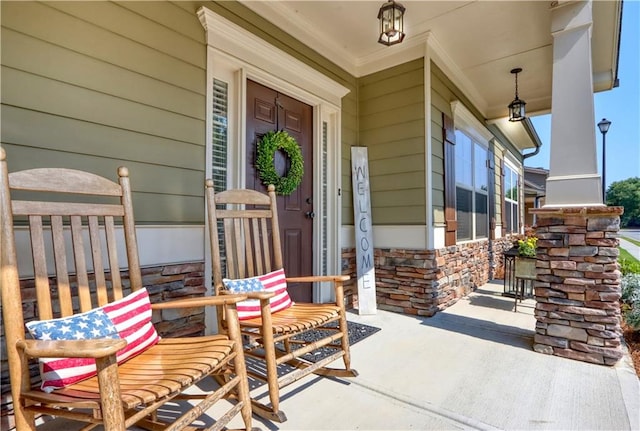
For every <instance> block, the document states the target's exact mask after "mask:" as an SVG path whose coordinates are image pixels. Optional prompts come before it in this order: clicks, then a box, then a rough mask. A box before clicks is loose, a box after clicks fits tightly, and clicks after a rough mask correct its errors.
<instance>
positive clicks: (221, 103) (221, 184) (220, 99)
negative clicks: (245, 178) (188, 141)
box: [211, 79, 229, 191]
mask: <svg viewBox="0 0 640 431" xmlns="http://www.w3.org/2000/svg"><path fill="white" fill-rule="evenodd" d="M228 103H229V100H228V85H227V83H226V82H223V81H219V80H217V79H214V80H213V107H212V111H213V133H212V145H211V147H212V148H213V151H212V154H211V167H212V179H213V184H214V189H215V191H222V190H225V189H226V188H227V133H228V113H227V109H228Z"/></svg>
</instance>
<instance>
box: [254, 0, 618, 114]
mask: <svg viewBox="0 0 640 431" xmlns="http://www.w3.org/2000/svg"><path fill="white" fill-rule="evenodd" d="M241 1H242V3H243V4H245V5H246V6H247V7H249V8H250V9H252V10H253V11H255V12H256V13H258V14H259V15H261V16H263V17H264V18H266V19H267V20H269V21H271V22H273V23H275V24H276V25H278V26H279V27H280V28H282V29H283V30H285V31H286V32H288V33H289V34H291V35H292V36H293V37H295V38H297V39H298V40H300V41H301V42H303V43H305V44H306V45H308V46H311V47H312V48H314V49H315V50H316V51H318V52H319V53H320V54H322V55H324V56H325V57H327V58H329V59H330V60H332V61H333V62H335V63H336V64H338V65H339V66H341V67H342V68H344V69H345V70H346V71H348V72H349V73H351V74H353V75H355V76H363V75H366V74H369V73H372V72H375V71H377V70H381V69H384V68H387V67H391V66H393V65H395V64H399V63H402V62H404V61H407V60H409V59H411V57H414V58H417V57H418V56H421V55H422V53H424V48H423V47H424V44H423V42H424V41H425V40H427V38H432V40H435V42H437V44H438V45H439V46H440V47H441V52H442V53H445V54H446V57H447V58H446V60H447V73H448V74H449V75H453V76H452V80H453V82H454V83H456V85H458V86H459V87H461V89H462V90H463V91H464V92H465V94H467V95H469V98H470V100H471V101H472V102H473V103H474V104H475V105H476V108H477V109H479V110H480V112H482V114H483V115H484V116H485V118H486V119H487V120H497V119H500V118H503V117H506V116H507V108H506V107H507V105H508V104H509V102H511V100H513V97H514V77H513V75H512V74H511V73H510V70H511V69H512V68H514V67H522V68H523V72H522V73H521V74H520V75H519V76H518V87H519V88H518V89H519V95H520V97H521V98H522V99H524V100H525V101H526V102H527V113H528V115H534V114H541V113H547V112H550V110H551V77H552V62H553V52H552V42H553V40H552V39H553V38H552V36H551V33H550V31H551V30H550V29H551V7H552V3H553V4H557V3H558V2H550V1H412V0H401V3H402V4H403V5H404V6H405V7H406V9H407V11H406V14H405V32H406V33H407V36H406V38H405V40H404V42H403V43H401V44H399V45H395V46H392V47H385V46H383V45H380V44H379V43H377V39H378V33H377V32H378V21H377V18H376V17H377V13H378V9H379V8H380V6H381V5H382V3H383V0H377V1H368V0H362V1H360V0H344V1H315V0H306V1H244V0H241ZM560 3H563V2H560ZM620 16H621V2H620V1H619V0H616V1H595V2H594V3H593V33H592V38H593V43H592V50H593V69H594V90H595V91H602V90H607V89H610V88H612V87H613V85H614V80H615V78H616V75H617V70H616V68H617V53H618V43H619V25H620ZM494 122H495V121H494Z"/></svg>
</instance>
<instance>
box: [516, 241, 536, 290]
mask: <svg viewBox="0 0 640 431" xmlns="http://www.w3.org/2000/svg"><path fill="white" fill-rule="evenodd" d="M537 243H538V238H536V237H535V236H528V237H526V238H525V239H520V240H518V255H517V256H516V267H515V276H516V278H523V279H528V280H535V279H536V260H537V259H536V247H537Z"/></svg>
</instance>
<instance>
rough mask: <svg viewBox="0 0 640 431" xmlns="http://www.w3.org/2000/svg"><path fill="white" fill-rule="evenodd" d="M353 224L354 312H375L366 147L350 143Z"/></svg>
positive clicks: (374, 277)
mask: <svg viewBox="0 0 640 431" xmlns="http://www.w3.org/2000/svg"><path fill="white" fill-rule="evenodd" d="M351 181H352V188H353V213H354V217H353V224H354V227H355V231H356V267H357V270H358V314H376V308H377V307H376V273H375V266H374V256H373V231H372V228H373V223H372V221H371V201H370V191H369V167H368V156H367V147H351Z"/></svg>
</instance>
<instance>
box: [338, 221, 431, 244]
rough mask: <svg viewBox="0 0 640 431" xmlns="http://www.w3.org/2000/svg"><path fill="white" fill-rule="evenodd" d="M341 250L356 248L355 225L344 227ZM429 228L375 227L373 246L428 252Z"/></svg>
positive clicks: (413, 226)
mask: <svg viewBox="0 0 640 431" xmlns="http://www.w3.org/2000/svg"><path fill="white" fill-rule="evenodd" d="M341 236H342V241H341V243H340V247H341V248H353V247H355V228H354V226H353V225H345V226H342V235H341ZM426 238H427V227H426V226H424V225H411V226H399V225H398V226H373V246H374V247H375V248H408V249H413V250H428V245H427V241H426Z"/></svg>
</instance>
